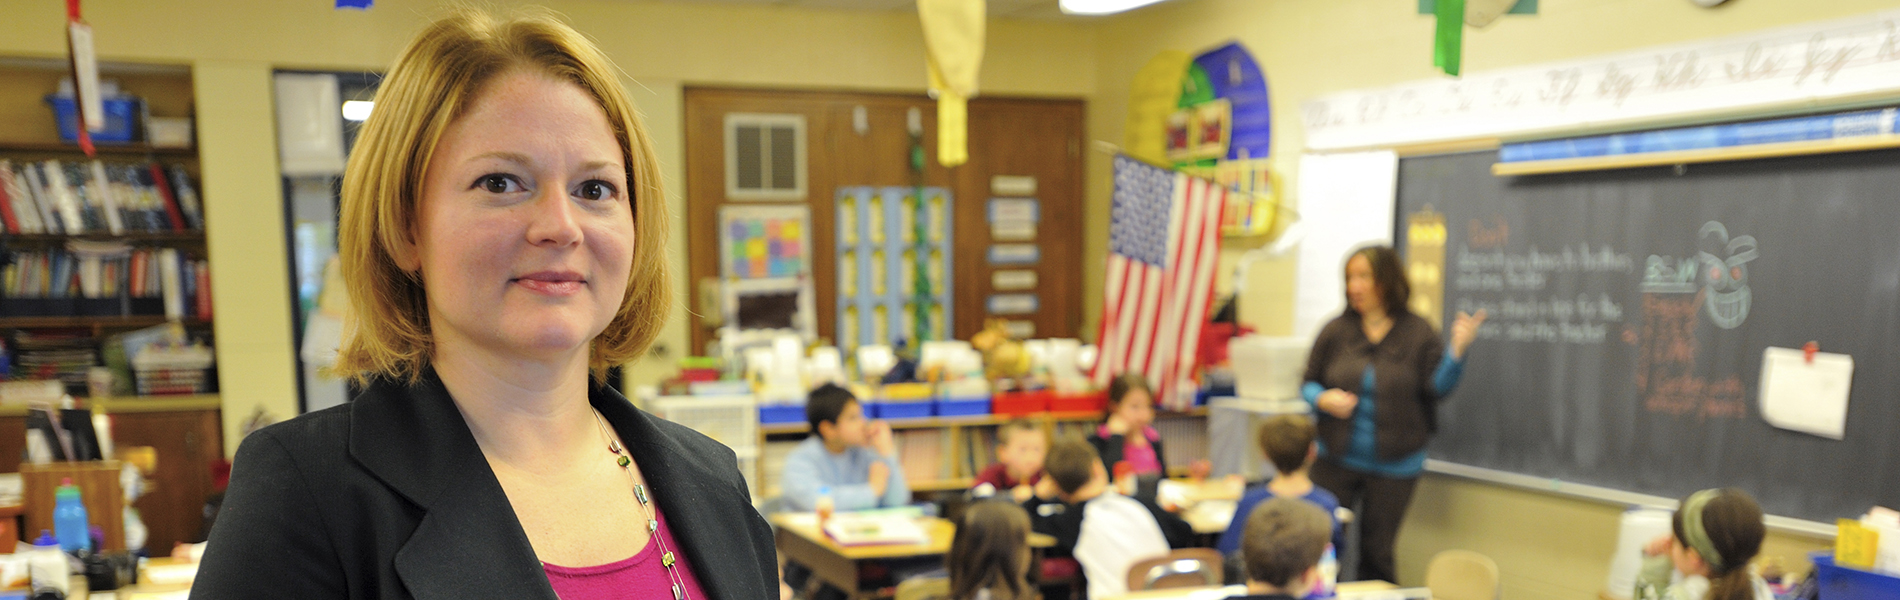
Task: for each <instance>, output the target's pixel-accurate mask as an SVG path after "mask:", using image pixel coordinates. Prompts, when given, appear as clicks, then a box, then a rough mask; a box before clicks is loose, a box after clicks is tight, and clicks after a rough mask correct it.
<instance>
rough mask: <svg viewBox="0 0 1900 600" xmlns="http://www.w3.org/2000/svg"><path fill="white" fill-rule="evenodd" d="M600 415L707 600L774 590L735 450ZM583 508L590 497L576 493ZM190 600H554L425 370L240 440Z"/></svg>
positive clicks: (614, 405) (763, 538)
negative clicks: (643, 481) (648, 487)
mask: <svg viewBox="0 0 1900 600" xmlns="http://www.w3.org/2000/svg"><path fill="white" fill-rule="evenodd" d="M588 401H589V402H590V403H592V404H593V405H594V407H595V408H597V409H599V410H600V411H601V413H602V414H604V415H606V418H607V422H608V423H610V424H612V426H613V428H614V430H615V431H617V432H618V433H619V434H620V437H621V439H622V440H624V441H625V442H626V443H627V446H628V448H627V450H628V452H629V453H631V454H632V456H633V458H634V460H636V461H638V462H639V465H640V469H641V471H643V472H644V473H645V474H646V476H647V479H648V480H649V481H652V482H653V483H654V484H655V485H654V486H653V488H652V492H653V494H654V496H656V497H657V498H656V500H657V501H658V503H659V505H660V507H661V510H664V511H665V512H666V514H667V517H668V518H667V522H668V526H669V527H670V528H671V529H672V532H673V535H674V537H675V538H676V539H677V540H678V541H679V545H680V548H679V551H680V553H681V554H683V555H684V556H685V557H686V558H687V560H688V561H690V562H689V564H691V565H692V567H693V572H694V574H695V575H697V576H698V578H699V583H700V586H701V588H702V589H703V590H705V592H706V594H707V595H708V596H710V597H711V598H716V599H741V598H745V599H764V598H776V597H777V596H778V594H777V592H778V585H777V554H776V552H775V551H774V548H773V542H772V531H771V529H770V528H769V527H767V526H766V524H765V520H764V519H763V518H761V517H760V516H759V513H758V512H757V511H755V510H753V508H752V503H751V498H750V495H749V493H748V492H747V491H746V483H745V480H744V478H742V477H741V476H740V475H739V470H738V466H737V465H738V463H737V460H736V458H735V457H734V455H733V452H732V450H731V449H730V448H727V447H726V446H724V445H722V444H720V443H719V442H716V441H713V440H712V439H711V438H708V437H706V436H704V435H701V434H700V433H699V432H696V431H693V430H691V429H687V428H686V427H683V426H680V425H678V424H675V423H672V422H669V421H665V420H662V419H658V418H655V417H653V416H651V415H648V414H647V413H645V412H643V411H641V410H639V409H637V408H635V407H634V406H633V405H632V404H631V403H629V402H627V400H626V398H624V397H622V396H621V395H620V394H619V393H618V392H615V391H614V390H612V389H611V388H603V387H596V388H594V389H593V390H591V391H590V392H589V394H588ZM576 501H577V502H585V500H584V499H577V500H576ZM191 592H192V594H191V595H192V597H193V598H199V599H211V600H220V599H224V598H234V599H235V598H246V599H248V598H418V599H449V598H540V599H545V600H558V599H557V598H556V597H555V595H554V590H553V588H552V587H550V586H549V584H548V579H547V575H546V573H545V572H544V571H542V567H541V562H540V561H539V560H538V559H536V557H535V554H534V549H533V547H531V546H530V545H529V544H528V536H527V534H526V533H525V532H523V531H522V529H521V524H520V523H519V522H518V521H517V520H516V519H515V515H514V511H513V509H512V508H511V507H510V505H509V503H508V497H507V496H506V495H505V494H504V493H503V491H502V488H501V483H500V482H499V481H498V480H496V479H495V474H494V471H492V470H490V469H489V467H488V462H487V460H486V459H484V458H483V456H482V452H481V449H480V447H478V446H477V445H476V444H475V438H474V436H473V435H472V434H470V433H469V429H468V425H467V423H466V422H464V421H463V419H462V416H461V413H460V412H459V411H458V410H457V409H456V407H455V404H454V402H453V401H452V400H451V399H450V397H449V394H448V390H447V389H446V388H444V387H443V385H442V382H441V380H440V379H437V378H436V376H435V373H434V372H433V371H429V372H427V373H425V375H424V378H423V380H422V381H421V382H420V383H418V384H417V385H415V386H404V385H400V384H396V383H391V382H388V381H378V382H375V383H372V384H371V385H370V386H369V388H368V389H367V390H365V391H364V392H363V394H362V395H360V396H358V397H357V398H356V400H355V401H354V402H351V403H347V404H344V405H342V406H337V407H334V408H330V409H326V410H322V411H318V412H315V413H310V414H307V415H303V416H300V417H297V418H295V419H291V420H290V421H287V422H284V423H280V424H277V425H273V426H270V427H267V428H264V429H262V430H259V431H257V432H256V433H253V434H251V435H250V437H248V438H245V440H244V442H243V444H242V445H240V446H239V448H238V453H237V458H236V459H235V461H234V462H233V465H232V472H231V486H230V489H229V491H228V492H227V493H226V495H225V500H224V506H223V509H222V510H221V511H220V513H219V514H218V520H217V523H216V524H215V525H214V526H213V527H212V530H211V540H210V543H209V544H208V545H206V547H205V556H204V561H203V563H202V564H201V566H200V567H199V569H198V577H197V580H196V581H195V583H194V584H193V586H192V590H191Z"/></svg>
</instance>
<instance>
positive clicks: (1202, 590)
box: [1106, 581, 1423, 600]
mask: <svg viewBox="0 0 1900 600" xmlns="http://www.w3.org/2000/svg"><path fill="white" fill-rule="evenodd" d="M1418 589H1423V588H1418ZM1403 591H1410V589H1408V588H1400V587H1399V586H1397V585H1393V584H1392V583H1390V582H1386V581H1348V582H1345V583H1341V584H1339V587H1338V588H1337V589H1336V592H1337V593H1338V594H1339V596H1338V597H1339V598H1340V600H1352V598H1354V597H1363V596H1370V595H1372V594H1376V593H1379V592H1403ZM1246 593H1247V587H1246V586H1241V585H1230V586H1225V587H1222V586H1201V587H1184V588H1171V589H1165V590H1150V591H1146V592H1130V593H1128V594H1126V595H1122V596H1116V597H1114V598H1108V599H1106V600H1218V599H1220V598H1227V597H1231V596H1242V595H1246ZM1408 597H1409V596H1408Z"/></svg>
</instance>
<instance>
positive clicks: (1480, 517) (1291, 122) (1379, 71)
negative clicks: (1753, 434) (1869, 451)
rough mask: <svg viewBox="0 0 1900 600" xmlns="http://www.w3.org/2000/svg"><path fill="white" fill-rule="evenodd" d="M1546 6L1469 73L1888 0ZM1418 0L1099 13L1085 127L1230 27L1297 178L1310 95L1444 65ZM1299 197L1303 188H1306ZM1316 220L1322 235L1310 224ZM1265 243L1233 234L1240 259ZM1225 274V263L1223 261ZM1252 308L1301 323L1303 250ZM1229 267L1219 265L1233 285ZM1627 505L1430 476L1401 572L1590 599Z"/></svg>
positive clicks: (1094, 218)
mask: <svg viewBox="0 0 1900 600" xmlns="http://www.w3.org/2000/svg"><path fill="white" fill-rule="evenodd" d="M1539 5H1540V12H1541V14H1539V15H1537V16H1535V17H1516V16H1512V17H1506V18H1504V19H1503V20H1502V21H1500V22H1499V23H1497V24H1495V25H1493V26H1492V27H1491V28H1489V29H1487V30H1483V31H1470V30H1467V33H1466V37H1465V40H1466V41H1465V54H1464V64H1465V69H1466V72H1480V71H1484V70H1487V69H1498V68H1505V67H1512V66H1519V65H1527V64H1536V63H1542V62H1549V61H1557V60H1565V59H1577V58H1584V57H1589V56H1593V55H1599V54H1605V53H1611V52H1617V51H1623V50H1630V49H1636V48H1642V47H1646V46H1653V45H1660V44H1669V43H1679V42H1685V41H1692V40H1697V39H1705V38H1711V37H1720V36H1725V35H1732V34H1737V33H1745V32H1750V31H1756V30H1761V29H1765V28H1770V27H1775V26H1778V25H1784V24H1789V23H1798V22H1803V21H1811V20H1820V19H1830V18H1839V17H1846V16H1852V15H1858V14H1866V13H1869V12H1873V11H1876V10H1881V9H1890V8H1893V7H1894V2H1892V0H1736V1H1734V2H1731V3H1730V5H1729V6H1724V7H1721V8H1719V9H1714V10H1710V9H1702V8H1697V7H1695V6H1694V5H1692V4H1691V3H1689V2H1687V1H1686V0H1541V2H1540V3H1539ZM1415 7H1416V3H1415V2H1412V1H1411V0H1170V1H1169V2H1167V3H1165V4H1161V5H1157V6H1153V7H1150V8H1146V9H1139V10H1136V11H1132V12H1129V13H1126V14H1124V15H1120V16H1116V17H1112V18H1109V19H1107V20H1105V21H1103V22H1102V23H1101V25H1100V27H1099V29H1098V31H1097V34H1098V35H1097V53H1096V64H1097V68H1098V71H1097V76H1096V81H1097V83H1098V84H1099V85H1100V88H1099V90H1098V91H1097V93H1096V95H1095V96H1094V97H1093V98H1091V99H1090V106H1089V119H1090V121H1089V128H1090V129H1089V135H1090V137H1091V138H1093V139H1096V140H1106V141H1110V142H1114V143H1118V144H1119V143H1120V142H1121V140H1122V133H1123V119H1125V118H1126V114H1127V105H1128V100H1127V98H1128V86H1129V83H1130V81H1131V79H1132V77H1133V75H1134V73H1135V71H1136V70H1137V69H1139V68H1140V67H1141V66H1142V65H1143V64H1145V63H1146V61H1147V60H1148V59H1149V58H1151V57H1153V56H1154V55H1155V54H1156V53H1158V52H1160V51H1162V50H1183V51H1189V52H1198V51H1201V50H1204V49H1208V48H1212V47H1214V46H1218V45H1220V44H1222V43H1225V42H1227V41H1230V40H1238V41H1240V42H1242V43H1243V44H1245V45H1246V46H1247V47H1248V49H1249V50H1251V51H1252V53H1253V54H1254V57H1255V59H1256V60H1258V61H1259V62H1260V64H1261V67H1262V68H1263V70H1264V71H1265V73H1266V74H1267V80H1268V86H1269V93H1270V94H1271V96H1272V102H1273V106H1274V109H1275V112H1276V114H1275V117H1274V122H1273V127H1274V140H1273V141H1274V166H1275V169H1276V171H1277V173H1278V174H1280V175H1282V176H1284V177H1286V178H1287V183H1288V185H1287V186H1286V189H1287V190H1294V189H1296V186H1295V182H1294V181H1293V178H1294V176H1295V175H1296V168H1297V164H1298V163H1297V157H1298V155H1299V152H1300V149H1301V146H1302V129H1301V123H1300V119H1299V114H1300V113H1299V108H1300V105H1301V104H1302V103H1303V102H1305V101H1306V100H1308V99H1311V98H1314V97H1316V96H1320V95H1324V94H1328V93H1333V92H1339V91H1344V90H1352V89H1362V88H1374V87H1383V86H1389V85H1394V84H1399V83H1403V82H1408V81H1414V80H1419V79H1426V78H1431V77H1436V76H1439V75H1437V74H1435V72H1434V70H1433V69H1432V66H1431V36H1432V24H1433V21H1432V19H1431V18H1430V17H1426V16H1420V15H1417V14H1415ZM1088 168H1089V173H1090V177H1089V193H1088V198H1089V204H1088V205H1089V210H1088V212H1087V213H1086V214H1087V219H1088V223H1087V231H1088V232H1089V236H1088V238H1087V246H1086V253H1085V255H1084V264H1089V265H1096V264H1101V263H1102V260H1103V257H1104V254H1105V252H1106V248H1107V231H1108V201H1109V192H1110V188H1111V184H1112V181H1111V179H1110V177H1109V175H1108V173H1109V157H1108V156H1107V155H1104V154H1100V153H1096V154H1094V155H1092V156H1091V160H1090V163H1089V165H1088ZM1293 202H1294V203H1295V204H1296V206H1297V203H1298V198H1294V199H1293ZM1312 235H1316V236H1319V235H1325V232H1313V233H1312ZM1258 244H1259V242H1257V241H1256V242H1251V243H1248V242H1242V243H1238V244H1236V243H1232V242H1230V245H1229V249H1228V250H1227V251H1226V252H1224V254H1225V255H1226V256H1225V257H1224V258H1225V259H1226V263H1228V264H1231V262H1232V261H1233V259H1234V257H1235V256H1236V255H1237V254H1238V253H1239V251H1240V250H1244V249H1245V248H1248V247H1252V246H1256V245H1258ZM1222 272H1223V279H1225V278H1226V275H1225V273H1227V272H1228V271H1227V269H1226V268H1223V270H1222ZM1101 275H1102V274H1101V273H1100V272H1099V271H1097V270H1091V271H1089V272H1088V273H1087V275H1086V286H1085V288H1084V293H1085V294H1087V296H1086V297H1087V299H1088V302H1087V303H1086V304H1085V306H1086V310H1087V311H1088V312H1087V314H1086V316H1085V318H1084V319H1083V321H1084V322H1085V323H1086V322H1094V321H1095V320H1096V319H1097V318H1099V317H1098V316H1097V315H1098V314H1099V311H1100V310H1101V302H1100V300H1099V298H1100V295H1101V285H1102V277H1101ZM1248 279H1249V281H1248V282H1246V286H1245V290H1246V292H1247V293H1246V294H1245V295H1244V297H1243V301H1242V304H1241V307H1240V309H1241V313H1240V314H1241V318H1242V319H1243V320H1244V321H1246V322H1248V323H1251V324H1253V325H1254V326H1255V327H1258V328H1260V329H1261V330H1262V331H1264V332H1266V333H1269V334H1286V333H1289V332H1290V331H1291V327H1292V312H1293V295H1294V290H1293V285H1294V272H1293V264H1292V260H1291V259H1287V260H1279V261H1268V262H1264V263H1260V264H1257V265H1256V266H1254V267H1253V268H1252V272H1251V273H1250V276H1249V278H1248ZM1232 283H1233V282H1232V281H1229V280H1223V281H1222V282H1221V286H1222V289H1223V290H1226V289H1231V287H1232ZM1620 511H1621V507H1617V506H1611V505H1606V504H1602V503H1598V502H1592V501H1584V500H1577V499H1573V498H1567V497H1559V496H1553V495H1549V494H1543V493H1538V492H1529V491H1522V490H1516V489H1510V488H1504V487H1499V486H1496V485H1491V484H1486V483H1480V482H1474V481H1471V480H1465V479H1459V478H1453V477H1444V476H1436V475H1428V476H1426V477H1425V479H1424V481H1422V482H1421V484H1420V486H1419V491H1418V495H1417V496H1416V498H1415V499H1414V501H1413V505H1412V509H1411V513H1410V515H1409V516H1408V517H1407V521H1406V525H1405V529H1404V530H1403V531H1402V532H1401V534H1400V537H1399V546H1398V551H1399V572H1400V579H1401V583H1404V584H1407V585H1422V584H1423V580H1424V569H1425V565H1426V562H1427V561H1428V560H1429V559H1430V558H1431V556H1432V555H1433V554H1434V553H1436V552H1438V551H1440V550H1444V549H1450V548H1466V549H1471V550H1477V551H1480V552H1484V553H1485V554H1488V555H1490V556H1491V557H1493V558H1494V559H1496V560H1497V561H1498V562H1499V565H1500V567H1501V570H1502V572H1503V588H1504V597H1507V598H1512V599H1513V600H1524V599H1541V598H1563V599H1578V600H1582V599H1586V598H1594V597H1595V595H1596V593H1597V592H1598V591H1599V590H1600V589H1601V588H1602V586H1603V585H1604V581H1605V579H1606V578H1607V576H1608V570H1609V559H1610V555H1611V552H1612V546H1613V545H1614V544H1615V537H1616V532H1617V515H1618V514H1620ZM1826 543H1827V542H1826V541H1825V540H1814V539H1808V538H1805V537H1801V536H1792V535H1785V534H1772V535H1771V536H1770V538H1769V541H1768V544H1767V546H1766V547H1765V549H1764V554H1766V555H1772V556H1783V557H1786V558H1788V559H1789V562H1790V563H1802V562H1803V561H1804V558H1803V557H1804V555H1805V553H1806V552H1807V551H1809V550H1813V549H1817V548H1820V547H1822V546H1823V545H1825V544H1826Z"/></svg>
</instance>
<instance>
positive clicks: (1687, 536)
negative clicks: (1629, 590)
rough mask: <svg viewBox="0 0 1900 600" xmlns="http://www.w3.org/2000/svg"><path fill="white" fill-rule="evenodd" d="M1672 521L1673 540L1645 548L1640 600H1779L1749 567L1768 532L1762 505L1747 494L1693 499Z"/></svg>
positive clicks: (1703, 494)
mask: <svg viewBox="0 0 1900 600" xmlns="http://www.w3.org/2000/svg"><path fill="white" fill-rule="evenodd" d="M1672 521H1673V523H1672V525H1673V528H1674V529H1675V533H1674V534H1673V535H1665V536H1662V537H1660V538H1656V540H1655V541H1653V542H1650V544H1649V545H1648V546H1647V547H1645V548H1644V549H1643V555H1644V556H1646V557H1648V558H1646V559H1645V560H1644V562H1643V571H1642V574H1641V575H1639V576H1638V577H1637V579H1636V594H1635V599H1636V600H1774V597H1775V596H1774V593H1773V592H1770V591H1769V590H1768V584H1767V583H1765V582H1763V581H1762V579H1761V577H1758V576H1756V575H1755V573H1754V571H1753V570H1751V569H1750V568H1749V567H1748V561H1749V560H1751V559H1753V558H1755V554H1756V553H1757V552H1759V551H1760V550H1761V541H1762V538H1763V537H1764V536H1766V535H1767V529H1766V527H1764V526H1763V525H1762V513H1761V506H1760V505H1757V504H1756V503H1755V499H1754V498H1752V497H1749V495H1748V493H1747V492H1743V491H1741V490H1738V489H1735V488H1722V489H1714V490H1702V491H1700V492H1696V493H1694V494H1690V495H1689V497H1688V498H1686V499H1684V500H1683V501H1682V507H1681V508H1679V509H1677V510H1676V514H1675V517H1674V518H1673V519H1672ZM1671 566H1673V567H1674V568H1673V569H1671ZM1672 570H1673V571H1674V572H1673V573H1672V572H1671V571H1672Z"/></svg>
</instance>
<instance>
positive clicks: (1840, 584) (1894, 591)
mask: <svg viewBox="0 0 1900 600" xmlns="http://www.w3.org/2000/svg"><path fill="white" fill-rule="evenodd" d="M1808 559H1809V560H1812V561H1814V577H1815V580H1816V582H1817V583H1820V584H1821V590H1820V591H1821V600H1875V599H1880V600H1889V599H1892V598H1900V577H1895V576H1892V575H1888V574H1885V573H1875V572H1873V571H1863V570H1860V569H1856V568H1853V567H1842V566H1837V565H1835V564H1834V552H1832V551H1829V550H1822V551H1820V552H1815V553H1812V554H1809V555H1808Z"/></svg>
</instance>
